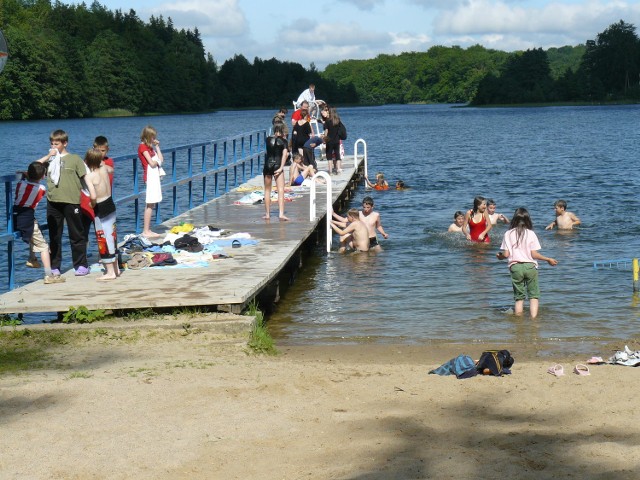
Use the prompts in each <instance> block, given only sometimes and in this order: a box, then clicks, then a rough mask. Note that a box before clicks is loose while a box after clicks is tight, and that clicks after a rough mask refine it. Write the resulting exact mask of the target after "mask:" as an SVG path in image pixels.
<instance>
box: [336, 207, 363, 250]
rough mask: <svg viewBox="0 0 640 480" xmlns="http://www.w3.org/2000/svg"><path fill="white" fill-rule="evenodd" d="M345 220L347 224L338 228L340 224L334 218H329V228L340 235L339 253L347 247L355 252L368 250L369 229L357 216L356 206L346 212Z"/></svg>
mask: <svg viewBox="0 0 640 480" xmlns="http://www.w3.org/2000/svg"><path fill="white" fill-rule="evenodd" d="M347 221H348V222H349V224H348V225H347V226H346V227H344V228H340V226H341V225H340V224H339V223H338V222H336V221H335V220H331V228H333V230H334V231H335V232H336V233H337V234H338V235H340V249H339V250H338V251H339V252H340V253H345V252H346V251H347V247H348V248H351V249H353V250H355V251H356V252H368V251H369V231H368V229H367V226H366V225H365V224H364V222H362V221H361V220H360V218H359V212H358V209H357V208H352V209H351V210H349V211H348V212H347Z"/></svg>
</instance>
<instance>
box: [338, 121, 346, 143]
mask: <svg viewBox="0 0 640 480" xmlns="http://www.w3.org/2000/svg"><path fill="white" fill-rule="evenodd" d="M338 138H340V140H346V139H347V127H345V126H344V124H343V123H342V122H340V125H338Z"/></svg>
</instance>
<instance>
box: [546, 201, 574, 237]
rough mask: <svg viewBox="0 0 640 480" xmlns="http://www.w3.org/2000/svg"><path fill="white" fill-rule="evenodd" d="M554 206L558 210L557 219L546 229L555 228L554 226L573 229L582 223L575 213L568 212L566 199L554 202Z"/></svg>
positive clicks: (560, 228) (559, 228)
mask: <svg viewBox="0 0 640 480" xmlns="http://www.w3.org/2000/svg"><path fill="white" fill-rule="evenodd" d="M553 208H555V210H556V219H555V220H554V221H553V222H551V223H550V224H549V225H547V228H545V230H553V227H558V230H571V229H572V228H573V227H577V226H578V225H580V223H582V222H580V219H579V218H578V217H577V216H576V215H575V214H574V213H572V212H567V202H565V201H564V200H558V201H557V202H556V203H554V204H553Z"/></svg>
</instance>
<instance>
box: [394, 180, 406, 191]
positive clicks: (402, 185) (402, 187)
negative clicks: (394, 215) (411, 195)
mask: <svg viewBox="0 0 640 480" xmlns="http://www.w3.org/2000/svg"><path fill="white" fill-rule="evenodd" d="M404 188H406V187H405V185H404V182H403V181H402V180H398V181H397V182H396V189H398V190H402V189H404Z"/></svg>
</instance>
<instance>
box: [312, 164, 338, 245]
mask: <svg viewBox="0 0 640 480" xmlns="http://www.w3.org/2000/svg"><path fill="white" fill-rule="evenodd" d="M318 177H322V178H324V179H325V181H326V182H327V183H326V185H327V213H326V215H327V222H326V223H327V252H330V251H331V240H332V239H333V234H332V231H331V218H329V216H330V215H331V214H332V212H333V206H332V198H333V194H332V192H331V177H330V176H329V174H328V173H327V172H317V173H316V174H315V175H314V176H313V177H311V191H310V197H311V199H310V202H309V221H310V222H314V221H315V220H316V178H318Z"/></svg>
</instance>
